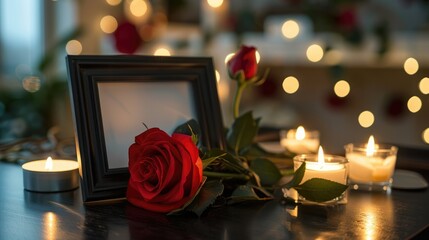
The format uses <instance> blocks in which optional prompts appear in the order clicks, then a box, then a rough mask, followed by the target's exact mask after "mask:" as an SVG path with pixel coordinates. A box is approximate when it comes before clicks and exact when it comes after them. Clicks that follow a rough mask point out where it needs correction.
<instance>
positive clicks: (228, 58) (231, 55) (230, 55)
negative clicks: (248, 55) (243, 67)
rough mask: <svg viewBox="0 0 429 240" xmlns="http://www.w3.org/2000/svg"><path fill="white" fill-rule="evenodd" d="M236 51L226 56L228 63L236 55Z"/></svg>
mask: <svg viewBox="0 0 429 240" xmlns="http://www.w3.org/2000/svg"><path fill="white" fill-rule="evenodd" d="M234 54H235V53H229V54H228V55H226V57H225V64H227V63H228V61H229V60H230V59H231V58H232V57H233V56H234Z"/></svg>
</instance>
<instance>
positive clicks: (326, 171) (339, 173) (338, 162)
mask: <svg viewBox="0 0 429 240" xmlns="http://www.w3.org/2000/svg"><path fill="white" fill-rule="evenodd" d="M319 158H320V156H318V155H316V154H312V155H307V154H302V155H298V156H295V157H294V159H293V163H294V170H295V171H296V170H297V169H298V168H299V167H300V166H301V164H302V163H303V162H305V163H306V167H305V172H304V177H303V178H302V181H301V183H300V184H302V183H305V182H306V181H308V180H310V179H312V178H322V179H326V180H330V181H333V182H337V183H340V184H343V185H347V183H348V172H349V170H348V161H347V159H346V158H344V157H342V156H335V155H324V156H323V158H324V162H320V161H319ZM291 190H292V191H291ZM288 194H289V195H290V196H289V197H291V198H295V199H294V200H295V202H299V203H306V204H322V205H335V204H346V203H347V190H346V191H344V192H343V193H342V194H341V195H340V196H338V197H336V198H334V199H332V200H328V201H326V202H313V201H310V200H307V199H305V197H304V196H301V195H300V194H299V193H298V192H296V191H295V190H294V189H289V190H288Z"/></svg>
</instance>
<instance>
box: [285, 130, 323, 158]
mask: <svg viewBox="0 0 429 240" xmlns="http://www.w3.org/2000/svg"><path fill="white" fill-rule="evenodd" d="M280 144H281V145H282V146H283V147H284V148H285V149H286V150H287V151H288V152H291V153H295V154H307V153H317V148H318V147H319V145H320V140H319V132H318V131H305V129H304V128H300V127H298V128H297V129H290V130H282V131H280Z"/></svg>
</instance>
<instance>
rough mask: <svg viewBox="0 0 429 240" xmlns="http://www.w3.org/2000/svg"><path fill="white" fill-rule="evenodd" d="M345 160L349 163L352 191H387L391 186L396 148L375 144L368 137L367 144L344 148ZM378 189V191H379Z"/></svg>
mask: <svg viewBox="0 0 429 240" xmlns="http://www.w3.org/2000/svg"><path fill="white" fill-rule="evenodd" d="M345 149H346V158H347V159H348V161H349V162H350V176H349V177H350V181H351V182H352V183H354V184H355V185H354V186H353V188H354V189H359V186H360V188H361V189H366V190H376V189H375V188H381V189H382V190H387V189H388V188H390V186H391V184H392V176H393V172H394V169H395V164H396V154H397V151H398V148H397V147H395V146H390V145H378V144H375V140H374V136H372V135H371V136H370V137H369V140H368V144H366V145H365V144H358V145H354V144H352V143H350V144H347V145H346V146H345ZM381 189H380V190H381Z"/></svg>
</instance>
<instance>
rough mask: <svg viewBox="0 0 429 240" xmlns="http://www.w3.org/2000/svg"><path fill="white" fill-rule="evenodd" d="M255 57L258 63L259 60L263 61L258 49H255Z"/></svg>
mask: <svg viewBox="0 0 429 240" xmlns="http://www.w3.org/2000/svg"><path fill="white" fill-rule="evenodd" d="M255 58H256V63H259V61H261V54H259V52H258V51H257V50H256V51H255Z"/></svg>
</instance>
